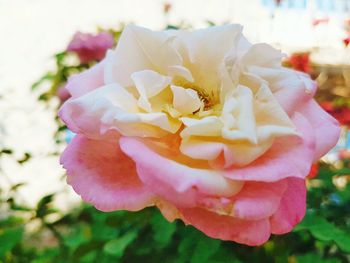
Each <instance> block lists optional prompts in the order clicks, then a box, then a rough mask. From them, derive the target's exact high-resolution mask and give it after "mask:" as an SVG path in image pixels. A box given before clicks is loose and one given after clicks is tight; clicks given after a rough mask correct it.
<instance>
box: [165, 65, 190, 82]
mask: <svg viewBox="0 0 350 263" xmlns="http://www.w3.org/2000/svg"><path fill="white" fill-rule="evenodd" d="M168 75H169V76H172V77H182V78H184V79H185V80H187V81H189V82H193V81H194V79H193V76H192V73H191V71H189V70H188V69H187V68H185V67H183V66H170V67H168Z"/></svg>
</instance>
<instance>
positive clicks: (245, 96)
mask: <svg viewBox="0 0 350 263" xmlns="http://www.w3.org/2000/svg"><path fill="white" fill-rule="evenodd" d="M234 96H235V97H232V98H231V99H229V100H227V101H226V102H225V105H224V108H223V116H222V118H224V120H229V118H228V117H226V116H227V115H229V116H233V117H234V118H233V119H234V120H236V125H230V123H229V122H228V123H227V122H224V129H223V132H222V137H223V138H224V139H228V140H248V141H250V142H251V143H253V144H256V143H257V138H256V127H255V117H254V105H253V93H252V91H251V90H250V89H249V88H247V87H244V86H242V85H239V86H238V87H237V89H236V91H235V93H234ZM225 117H226V118H225ZM232 128H234V129H232Z"/></svg>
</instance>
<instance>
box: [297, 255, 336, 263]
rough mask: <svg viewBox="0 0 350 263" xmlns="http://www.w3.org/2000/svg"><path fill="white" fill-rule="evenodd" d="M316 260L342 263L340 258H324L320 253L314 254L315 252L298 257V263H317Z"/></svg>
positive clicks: (323, 262)
mask: <svg viewBox="0 0 350 263" xmlns="http://www.w3.org/2000/svg"><path fill="white" fill-rule="evenodd" d="M316 262H322V263H341V261H340V260H339V259H336V258H330V259H325V258H322V257H321V256H320V255H318V254H313V253H309V254H306V255H301V256H297V257H296V263H316Z"/></svg>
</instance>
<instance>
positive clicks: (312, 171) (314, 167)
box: [307, 163, 318, 179]
mask: <svg viewBox="0 0 350 263" xmlns="http://www.w3.org/2000/svg"><path fill="white" fill-rule="evenodd" d="M317 175H318V163H314V164H313V165H312V166H311V169H310V172H309V174H308V176H307V178H308V179H313V178H315V177H317Z"/></svg>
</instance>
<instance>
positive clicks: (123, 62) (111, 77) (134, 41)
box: [104, 25, 182, 87]
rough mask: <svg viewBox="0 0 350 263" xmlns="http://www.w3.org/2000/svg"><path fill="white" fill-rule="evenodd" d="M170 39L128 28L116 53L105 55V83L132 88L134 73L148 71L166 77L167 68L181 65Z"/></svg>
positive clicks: (145, 30) (147, 30)
mask: <svg viewBox="0 0 350 263" xmlns="http://www.w3.org/2000/svg"><path fill="white" fill-rule="evenodd" d="M172 40H173V37H172V36H170V35H168V34H166V33H165V32H163V31H160V32H155V31H151V30H149V29H146V28H143V27H138V26H134V25H128V26H126V27H125V29H124V30H123V33H122V34H121V36H120V38H119V41H118V45H117V47H116V50H115V51H109V52H108V53H107V58H106V65H105V75H104V77H105V83H106V84H109V83H113V82H117V83H119V84H120V85H122V86H124V87H129V86H132V85H133V82H132V80H131V78H130V76H131V74H132V73H134V72H136V71H141V70H145V69H150V70H154V71H157V72H159V73H161V74H167V70H168V67H169V66H174V65H182V59H181V57H180V55H179V54H178V53H177V51H176V50H175V48H174V47H173V46H172V45H171V42H172Z"/></svg>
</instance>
